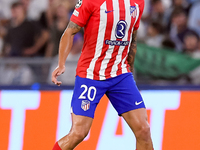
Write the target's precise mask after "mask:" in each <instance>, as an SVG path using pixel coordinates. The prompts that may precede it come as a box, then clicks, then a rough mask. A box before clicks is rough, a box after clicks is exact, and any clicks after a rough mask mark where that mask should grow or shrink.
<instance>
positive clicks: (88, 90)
mask: <svg viewBox="0 0 200 150" xmlns="http://www.w3.org/2000/svg"><path fill="white" fill-rule="evenodd" d="M81 88H84V90H83V92H82V93H81V95H80V96H79V98H78V99H87V98H88V99H89V100H90V101H93V100H94V99H95V96H96V93H97V89H96V88H95V87H94V86H90V87H89V88H88V87H87V85H85V84H83V85H81ZM86 93H87V94H86ZM91 93H92V94H91Z"/></svg>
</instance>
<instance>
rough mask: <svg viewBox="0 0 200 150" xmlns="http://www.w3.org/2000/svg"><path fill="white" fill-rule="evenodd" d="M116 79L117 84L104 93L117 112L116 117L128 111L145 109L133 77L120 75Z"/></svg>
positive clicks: (129, 74) (128, 74)
mask: <svg viewBox="0 0 200 150" xmlns="http://www.w3.org/2000/svg"><path fill="white" fill-rule="evenodd" d="M116 79H117V80H116V81H117V84H115V85H114V86H112V88H110V89H109V90H108V91H107V92H106V95H107V96H108V98H109V100H110V102H111V103H112V105H113V107H114V108H115V110H116V111H117V112H118V115H119V116H121V114H123V113H125V112H128V111H131V110H136V109H139V108H145V104H144V101H143V99H142V96H141V94H140V92H139V90H138V88H137V86H136V83H135V81H134V78H133V75H132V74H131V73H127V74H124V75H120V76H119V77H118V78H116Z"/></svg>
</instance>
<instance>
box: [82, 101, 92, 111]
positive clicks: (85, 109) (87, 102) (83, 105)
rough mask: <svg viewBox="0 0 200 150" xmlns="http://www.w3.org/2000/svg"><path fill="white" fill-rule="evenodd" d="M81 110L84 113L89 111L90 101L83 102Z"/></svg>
mask: <svg viewBox="0 0 200 150" xmlns="http://www.w3.org/2000/svg"><path fill="white" fill-rule="evenodd" d="M81 108H82V109H83V110H84V111H87V110H88V109H90V101H88V100H82V103H81Z"/></svg>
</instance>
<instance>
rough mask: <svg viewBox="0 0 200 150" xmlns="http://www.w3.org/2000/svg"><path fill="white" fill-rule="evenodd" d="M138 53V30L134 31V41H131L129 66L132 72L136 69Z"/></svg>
mask: <svg viewBox="0 0 200 150" xmlns="http://www.w3.org/2000/svg"><path fill="white" fill-rule="evenodd" d="M136 51H137V30H135V31H133V34H132V41H131V45H130V50H129V53H128V58H127V61H128V64H129V65H130V70H131V72H133V69H134V60H135V55H136Z"/></svg>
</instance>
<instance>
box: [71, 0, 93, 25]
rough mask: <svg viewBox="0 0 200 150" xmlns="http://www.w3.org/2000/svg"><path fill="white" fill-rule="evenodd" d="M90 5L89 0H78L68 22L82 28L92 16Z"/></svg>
mask: <svg viewBox="0 0 200 150" xmlns="http://www.w3.org/2000/svg"><path fill="white" fill-rule="evenodd" d="M91 5H92V4H91V2H90V0H79V1H78V2H77V4H76V6H75V9H74V12H73V14H72V16H71V19H70V20H71V21H72V22H74V23H76V24H77V25H79V26H81V27H84V26H85V25H86V24H87V21H88V20H89V18H90V16H91V14H92V6H91Z"/></svg>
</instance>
